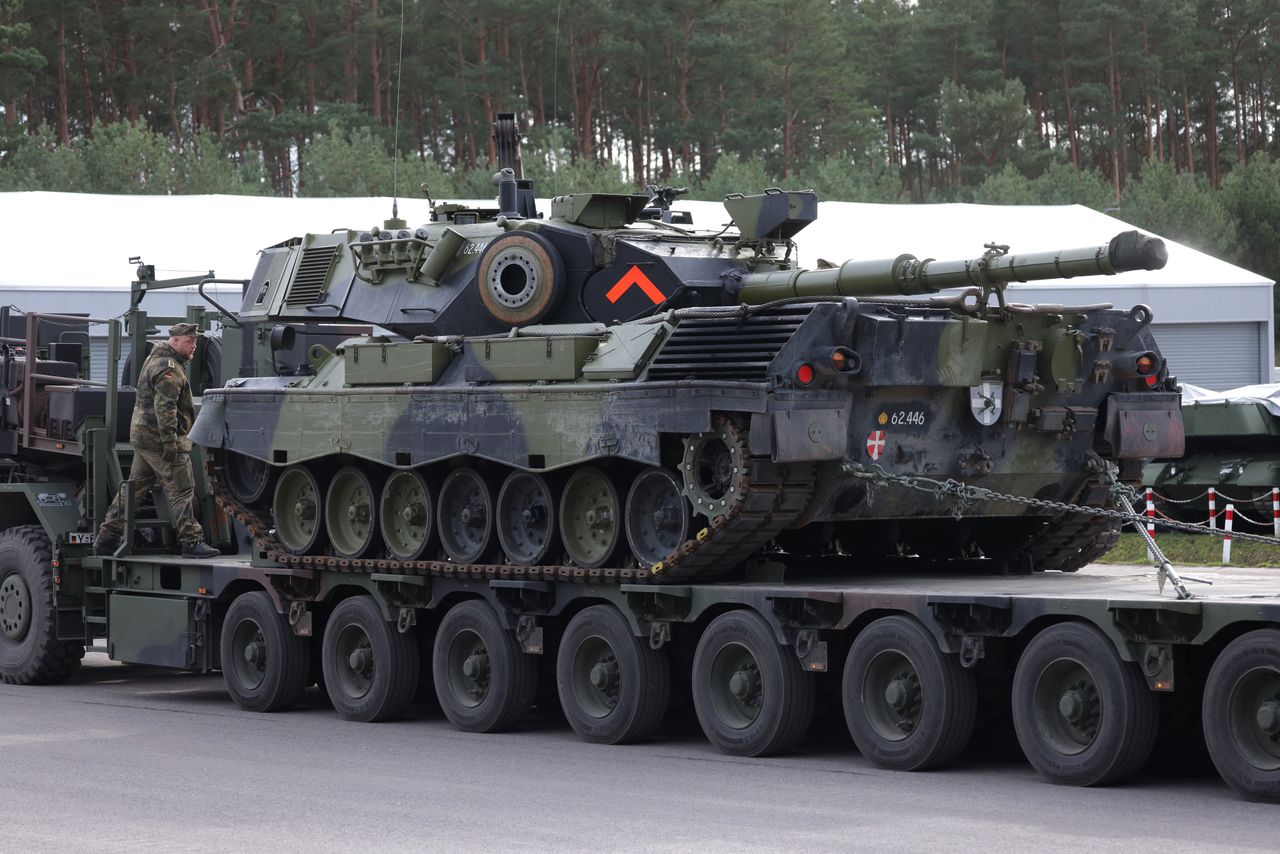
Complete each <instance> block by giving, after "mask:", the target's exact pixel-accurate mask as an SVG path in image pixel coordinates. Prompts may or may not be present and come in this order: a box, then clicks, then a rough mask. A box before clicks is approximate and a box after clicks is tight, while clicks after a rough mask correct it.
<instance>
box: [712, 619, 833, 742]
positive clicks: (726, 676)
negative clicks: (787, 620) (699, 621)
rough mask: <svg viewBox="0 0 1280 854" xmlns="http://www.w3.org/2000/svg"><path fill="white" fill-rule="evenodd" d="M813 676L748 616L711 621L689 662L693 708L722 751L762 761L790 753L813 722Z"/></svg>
mask: <svg viewBox="0 0 1280 854" xmlns="http://www.w3.org/2000/svg"><path fill="white" fill-rule="evenodd" d="M813 699H814V684H813V678H812V677H811V676H810V675H809V674H808V673H805V672H804V670H803V669H802V668H801V667H800V659H798V658H796V656H795V654H794V653H793V652H792V651H791V650H790V649H789V648H787V647H784V646H781V645H780V644H779V643H778V642H777V641H776V640H775V639H774V636H773V631H772V630H771V629H770V628H769V624H768V623H766V622H765V621H764V618H763V617H761V616H760V615H759V614H756V613H755V612H753V611H730V612H729V613H727V614H721V615H720V616H719V617H716V618H715V619H714V620H713V621H712V622H711V625H709V626H708V627H707V630H706V631H705V632H703V634H702V638H701V639H700V640H699V641H698V649H697V651H696V652H695V653H694V656H693V705H694V708H695V709H696V710H697V712H698V721H699V722H700V723H701V724H702V731H703V732H705V733H706V734H707V738H708V740H710V741H711V743H712V744H713V745H715V747H716V749H718V750H719V751H720V752H721V753H730V754H734V755H736V756H766V755H769V754H773V753H781V752H783V751H786V750H789V749H790V748H792V747H794V746H795V744H796V742H798V741H799V740H800V739H801V737H803V736H804V733H805V730H807V729H808V728H809V721H810V720H811V719H812V717H813Z"/></svg>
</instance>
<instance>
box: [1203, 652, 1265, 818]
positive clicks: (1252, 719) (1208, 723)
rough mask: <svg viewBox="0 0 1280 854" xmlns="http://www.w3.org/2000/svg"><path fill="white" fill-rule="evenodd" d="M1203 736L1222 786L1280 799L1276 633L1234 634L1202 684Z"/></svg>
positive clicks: (1244, 793)
mask: <svg viewBox="0 0 1280 854" xmlns="http://www.w3.org/2000/svg"><path fill="white" fill-rule="evenodd" d="M1202 718H1203V720H1204V739H1205V743H1206V744H1207V745H1208V747H1209V756H1210V757H1211V758H1212V759H1213V764H1214V766H1215V767H1216V768H1217V769H1218V773H1219V774H1221V775H1222V779H1223V780H1225V781H1226V782H1227V785H1228V786H1230V787H1231V788H1232V789H1234V790H1235V791H1236V792H1237V793H1238V794H1239V795H1241V796H1242V797H1245V798H1248V799H1249V800H1254V801H1276V800H1280V631H1277V630H1276V629H1259V630H1257V631H1253V632H1249V633H1248V634H1246V635H1242V636H1241V637H1238V638H1236V639H1235V640H1234V641H1232V642H1231V643H1230V644H1228V645H1227V648H1226V649H1224V650H1223V651H1222V652H1221V653H1220V654H1219V655H1218V658H1217V660H1216V661H1215V662H1214V663H1213V667H1212V668H1211V669H1210V671H1209V678H1208V680H1207V681H1206V682H1205V686H1204V704H1203V711H1202Z"/></svg>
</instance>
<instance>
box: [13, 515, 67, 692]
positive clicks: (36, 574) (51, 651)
mask: <svg viewBox="0 0 1280 854" xmlns="http://www.w3.org/2000/svg"><path fill="white" fill-rule="evenodd" d="M57 625H58V605H57V599H56V597H55V595H54V591H53V549H52V547H51V546H50V544H49V538H48V537H47V536H45V533H44V529H42V528H41V527H40V526H39V525H19V526H18V527H15V528H10V529H8V530H7V531H4V532H3V533H0V681H3V682H7V683H8V684H10V685H51V684H53V683H55V682H62V681H63V680H65V679H66V678H67V677H68V676H70V675H71V674H72V672H73V671H75V669H76V668H77V667H79V666H80V659H82V658H84V644H82V643H79V642H77V641H64V640H58V631H57Z"/></svg>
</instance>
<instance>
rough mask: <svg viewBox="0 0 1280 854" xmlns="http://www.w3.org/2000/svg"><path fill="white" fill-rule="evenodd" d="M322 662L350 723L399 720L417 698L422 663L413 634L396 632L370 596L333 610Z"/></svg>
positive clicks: (330, 688) (341, 711)
mask: <svg viewBox="0 0 1280 854" xmlns="http://www.w3.org/2000/svg"><path fill="white" fill-rule="evenodd" d="M321 659H322V661H323V664H324V684H325V689H326V690H327V691H328V692H329V699H330V701H332V703H333V707H334V709H336V710H337V712H338V714H339V715H340V716H342V717H344V718H346V719H347V720H349V721H365V722H373V721H387V720H393V719H395V718H398V717H400V716H401V715H402V714H404V710H405V709H407V708H408V707H409V703H410V702H411V701H412V700H413V696H414V694H415V693H417V690H418V674H419V664H420V662H421V659H420V657H419V655H418V645H417V643H416V642H415V639H414V637H413V635H411V634H409V633H404V634H401V633H400V632H398V631H396V627H395V625H393V624H392V623H389V622H387V621H386V620H384V619H383V618H382V612H381V611H380V610H378V606H377V605H376V604H374V601H373V599H371V598H369V597H368V596H352V597H351V598H350V599H344V600H342V602H341V603H340V604H339V605H338V607H336V608H334V609H333V613H332V614H330V615H329V619H328V621H327V622H326V623H325V629H324V643H323V646H322V648H321Z"/></svg>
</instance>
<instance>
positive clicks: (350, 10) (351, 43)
mask: <svg viewBox="0 0 1280 854" xmlns="http://www.w3.org/2000/svg"><path fill="white" fill-rule="evenodd" d="M346 42H347V52H346V64H345V66H344V68H345V70H346V75H347V103H349V104H355V103H358V102H359V99H360V90H359V87H358V86H357V85H356V0H347V38H346Z"/></svg>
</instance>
